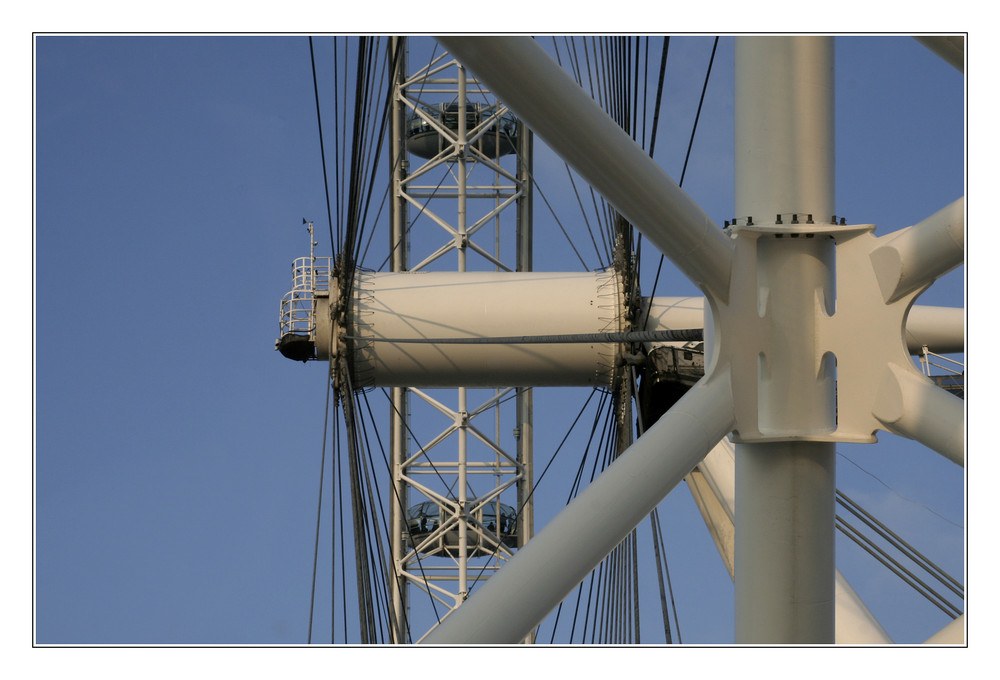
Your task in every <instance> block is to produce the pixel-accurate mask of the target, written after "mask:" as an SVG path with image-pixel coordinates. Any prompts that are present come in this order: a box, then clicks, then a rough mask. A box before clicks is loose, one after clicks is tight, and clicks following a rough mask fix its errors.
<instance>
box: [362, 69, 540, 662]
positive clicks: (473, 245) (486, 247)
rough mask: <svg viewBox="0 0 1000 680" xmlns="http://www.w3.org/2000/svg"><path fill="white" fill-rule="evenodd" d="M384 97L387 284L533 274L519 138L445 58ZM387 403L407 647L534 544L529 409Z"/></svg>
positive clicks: (430, 397) (402, 393) (498, 109)
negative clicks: (395, 278) (389, 127)
mask: <svg viewBox="0 0 1000 680" xmlns="http://www.w3.org/2000/svg"><path fill="white" fill-rule="evenodd" d="M392 90H393V91H392V99H393V102H392V109H393V135H394V137H395V139H394V146H393V159H392V161H393V162H392V167H393V177H392V187H391V192H392V196H393V202H392V207H393V216H392V218H391V221H392V224H393V234H392V244H391V248H392V263H391V264H392V266H391V269H392V271H394V272H421V271H427V270H433V269H438V270H440V269H441V268H444V267H449V266H450V267H453V268H454V269H457V271H459V272H466V271H483V270H486V271H507V272H510V271H515V270H530V267H531V264H530V262H531V261H530V206H529V204H528V203H529V196H530V179H529V168H530V166H529V165H528V163H530V158H528V155H530V143H528V142H527V140H525V139H524V135H525V131H524V129H523V128H522V127H515V126H514V125H515V124H514V122H513V118H512V117H511V115H510V113H509V112H508V111H507V108H506V107H504V106H503V105H502V104H499V103H498V102H496V101H495V99H494V98H493V97H492V96H491V95H490V94H489V93H488V92H486V90H485V89H484V88H483V87H482V86H481V85H480V84H479V83H478V82H477V81H476V80H474V79H472V78H470V77H469V76H468V74H467V73H466V71H465V69H464V67H462V66H461V65H460V64H459V63H458V62H457V61H455V60H454V59H452V58H450V57H448V56H446V55H444V56H441V57H439V58H437V59H435V60H434V61H433V62H432V63H431V64H428V65H427V66H424V67H423V68H420V69H419V70H418V71H416V73H414V74H413V75H410V76H406V75H402V76H401V77H400V78H398V79H397V80H396V82H394V83H393V84H392ZM529 134H530V133H529ZM506 145H510V148H505V146H506ZM501 150H504V151H508V152H511V151H514V152H516V153H509V155H505V154H503V153H501ZM491 151H492V153H490V152H491ZM418 245H419V247H420V248H421V249H419V250H417V249H416V247H417V246H418ZM411 259H413V260H416V262H415V263H413V264H411V263H410V260H411ZM415 275H416V274H415ZM359 288H360V286H359ZM441 304H444V305H448V304H449V302H448V300H447V299H444V300H441ZM477 400H478V403H477ZM392 402H393V405H392V413H391V416H390V418H391V431H392V433H393V443H392V452H393V461H392V466H391V467H392V484H393V487H394V490H393V497H394V498H397V499H400V500H399V501H398V502H397V503H394V504H393V505H394V507H393V509H392V519H391V525H392V527H393V529H392V531H393V537H392V541H391V546H392V561H393V566H394V570H395V577H396V578H395V579H393V584H392V587H393V588H394V594H393V596H394V601H395V602H396V603H397V611H399V612H400V613H401V615H400V616H398V617H397V621H396V622H395V627H394V630H393V633H392V634H393V639H394V640H396V641H400V642H407V641H410V640H414V641H416V640H417V639H421V638H422V637H423V635H424V634H426V633H427V632H429V630H431V629H433V627H434V626H435V625H436V620H435V618H433V617H426V615H425V618H423V619H421V618H420V616H419V614H418V609H419V610H427V609H429V608H428V607H427V606H426V605H425V604H424V603H425V602H426V598H427V597H428V596H429V597H431V598H433V599H434V601H435V602H436V603H437V604H438V605H440V606H441V607H442V608H441V609H438V607H437V606H435V607H434V611H435V612H436V618H437V619H441V618H444V617H445V616H447V614H448V613H450V612H451V611H452V610H454V609H455V608H457V607H459V606H460V605H461V604H462V603H463V602H464V601H465V599H466V597H468V594H469V591H470V589H472V588H473V587H474V585H475V583H476V582H477V581H480V580H483V579H486V578H488V577H489V576H490V574H492V573H493V572H495V571H496V570H497V569H498V568H499V566H500V565H502V564H504V563H506V562H507V561H508V560H509V559H510V557H511V556H512V554H513V552H514V550H515V549H516V547H517V546H518V545H519V544H523V542H524V541H526V540H527V539H528V538H529V537H530V534H531V529H532V525H531V522H532V514H531V508H530V505H531V503H530V491H531V405H530V391H529V390H527V389H524V388H514V387H509V388H502V389H501V388H495V389H491V390H469V389H467V388H464V387H462V388H458V389H457V390H449V391H447V392H444V391H429V390H422V389H415V388H409V387H394V388H393V389H392ZM512 513H517V518H516V521H515V520H514V519H512ZM411 586H412V588H410V587H411ZM413 589H418V590H419V591H424V592H425V593H426V595H420V596H417V595H415V594H414V595H411V594H409V593H410V591H412V590H413ZM418 597H419V606H418Z"/></svg>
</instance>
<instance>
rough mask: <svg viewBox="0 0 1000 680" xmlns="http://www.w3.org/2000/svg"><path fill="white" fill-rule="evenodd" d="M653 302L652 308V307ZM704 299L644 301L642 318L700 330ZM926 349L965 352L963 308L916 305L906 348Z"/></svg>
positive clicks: (665, 326) (652, 326)
mask: <svg viewBox="0 0 1000 680" xmlns="http://www.w3.org/2000/svg"><path fill="white" fill-rule="evenodd" d="M650 302H651V303H652V307H650ZM704 309H705V298H701V297H686V298H662V297H657V298H644V299H643V301H642V310H641V312H640V314H639V318H647V310H648V319H649V322H648V323H647V324H646V325H645V326H644V328H645V329H646V330H670V329H680V328H701V327H702V326H703V325H705V324H704V320H703V318H702V315H703V313H704ZM925 346H926V347H927V348H928V349H929V350H930V351H932V352H934V353H935V354H953V353H960V352H964V351H965V310H964V309H962V308H961V307H936V306H931V305H913V306H912V307H911V308H910V312H909V314H908V315H907V317H906V348H907V350H908V351H909V352H910V354H913V355H914V356H916V355H920V354H923V348H924V347H925Z"/></svg>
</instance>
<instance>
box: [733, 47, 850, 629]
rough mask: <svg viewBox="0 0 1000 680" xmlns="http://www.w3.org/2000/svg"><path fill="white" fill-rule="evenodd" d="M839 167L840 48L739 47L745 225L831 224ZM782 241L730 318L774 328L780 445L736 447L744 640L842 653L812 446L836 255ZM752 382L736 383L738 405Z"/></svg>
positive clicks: (765, 426) (775, 440) (764, 247)
mask: <svg viewBox="0 0 1000 680" xmlns="http://www.w3.org/2000/svg"><path fill="white" fill-rule="evenodd" d="M833 167H834V166H833V41H832V39H831V38H819V37H810V38H798V37H775V38H757V37H754V38H737V40H736V213H737V217H738V219H745V218H749V219H750V220H752V224H754V225H772V224H773V225H774V230H775V232H780V230H781V227H780V226H779V225H781V224H788V223H791V222H792V221H793V220H794V219H796V217H794V216H798V217H799V218H801V221H805V220H806V219H808V217H807V216H810V215H811V216H813V217H814V218H815V219H817V220H822V221H827V220H829V219H830V216H831V215H833V214H834V209H833V196H834V191H833ZM779 216H780V217H779ZM785 235H786V236H788V237H787V238H781V236H780V235H779V234H778V233H773V234H764V235H761V236H760V238H759V240H758V241H757V242H756V246H757V247H758V251H757V257H756V264H755V265H754V264H752V263H750V264H748V265H747V266H748V267H751V268H753V267H755V268H756V274H755V278H756V281H757V289H756V305H754V304H753V300H751V299H748V300H746V302H747V303H748V304H745V305H744V306H743V308H741V309H739V310H737V312H736V313H735V316H734V317H733V318H735V319H736V325H740V324H741V323H744V321H741V319H743V320H745V323H746V324H754V323H758V321H757V320H755V319H753V317H759V318H760V319H762V320H765V322H764V326H763V328H764V330H763V331H762V333H761V342H762V345H763V347H764V349H763V350H762V351H761V352H760V354H759V355H758V356H757V357H756V360H757V364H758V366H757V378H756V380H755V381H753V382H755V383H756V389H757V395H756V398H757V404H758V412H757V420H758V428H759V432H760V433H761V434H762V435H765V437H769V438H771V439H772V441H769V442H766V443H749V444H738V445H737V447H736V641H737V642H738V643H741V644H754V643H765V644H787V643H792V644H794V643H814V644H815V643H820V644H832V643H833V642H834V639H835V626H834V570H835V567H834V493H835V474H834V469H835V468H834V463H835V448H834V444H833V443H830V442H819V441H809V439H810V438H818V437H820V436H822V435H823V434H825V433H829V432H832V431H833V430H834V428H835V410H834V388H835V380H834V376H833V375H832V374H831V370H832V357H829V356H825V355H823V354H822V346H821V345H819V344H818V342H817V338H816V332H815V328H816V325H817V321H816V319H817V318H818V316H820V315H823V314H830V313H831V310H832V308H833V296H834V289H833V271H834V264H835V261H834V254H835V250H834V248H833V245H832V242H830V241H826V243H824V242H823V241H822V240H821V239H819V238H813V239H807V238H805V237H804V235H803V238H791V237H790V235H789V234H785ZM810 241H811V243H810ZM738 247H739V246H738ZM750 247H753V244H751V245H750ZM737 257H739V255H738V256H737ZM751 262H752V261H751ZM737 266H739V265H737ZM750 280H754V277H753V276H751V278H750ZM754 307H755V308H754ZM748 327H749V326H748ZM723 330H724V331H726V332H728V333H730V334H733V333H735V334H736V335H739V328H733V327H729V328H724V329H723ZM727 341H728V342H734V341H735V342H739V341H740V340H739V338H736V339H735V340H734V338H732V337H729V338H727ZM750 360H752V359H751V358H750V357H746V359H745V361H744V363H747V362H749V361H750ZM749 368H750V367H749V366H742V367H740V369H741V370H742V371H746V370H747V369H749ZM752 384H753V383H752V382H751V383H744V384H743V385H742V386H741V387H736V394H735V395H734V398H735V399H736V401H737V404H739V403H740V402H741V400H744V403H746V402H748V401H750V400H752V399H753V398H754V397H753V395H751V394H741V393H740V390H741V389H744V390H746V389H752ZM737 408H739V406H738V407H737Z"/></svg>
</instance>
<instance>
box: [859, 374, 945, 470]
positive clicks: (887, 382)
mask: <svg viewBox="0 0 1000 680" xmlns="http://www.w3.org/2000/svg"><path fill="white" fill-rule="evenodd" d="M872 414H873V415H874V416H875V417H876V418H877V419H878V420H879V422H880V423H881V424H882V426H883V427H885V429H887V430H889V431H890V432H895V433H896V434H900V435H903V436H904V437H909V438H910V439H916V440H917V441H918V442H920V443H921V444H924V445H925V446H927V447H929V448H931V449H933V450H934V451H937V452H938V453H940V454H941V455H942V456H944V457H945V458H947V459H948V460H950V461H952V462H953V463H955V464H956V465H965V402H964V401H963V400H962V399H960V398H959V397H957V396H955V395H954V394H951V393H949V392H947V391H946V390H943V389H941V388H940V387H938V386H937V385H935V384H934V383H933V382H931V380H929V379H928V378H927V377H925V376H924V375H922V374H921V373H920V372H919V371H917V370H916V369H913V368H912V365H911V366H910V367H901V366H898V365H890V366H889V367H888V368H887V369H886V370H885V372H884V373H883V375H882V380H881V382H880V383H879V385H878V391H877V393H876V397H875V405H874V409H873V411H872Z"/></svg>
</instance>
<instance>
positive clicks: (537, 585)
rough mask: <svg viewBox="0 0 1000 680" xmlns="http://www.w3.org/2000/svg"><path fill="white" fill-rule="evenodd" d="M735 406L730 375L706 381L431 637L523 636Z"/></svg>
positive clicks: (702, 450) (697, 454) (687, 464)
mask: <svg viewBox="0 0 1000 680" xmlns="http://www.w3.org/2000/svg"><path fill="white" fill-rule="evenodd" d="M731 404H732V402H731V394H730V385H729V382H728V380H727V379H726V376H725V375H719V376H716V377H715V378H714V379H713V380H711V381H705V380H702V381H699V382H698V384H696V385H695V386H694V387H692V388H691V390H690V391H689V392H688V393H687V394H685V395H684V397H682V398H681V400H680V401H678V402H677V403H676V404H675V405H674V406H673V408H671V409H670V410H669V411H667V413H666V414H665V415H664V416H663V417H661V418H660V420H658V421H657V422H656V424H654V425H653V427H651V428H650V429H649V430H648V431H647V432H646V433H645V434H644V435H642V436H641V437H640V438H639V439H637V440H636V442H635V443H634V444H632V446H630V447H629V448H628V449H627V450H626V451H625V453H624V454H623V455H622V456H621V457H619V458H618V460H616V461H615V462H614V463H613V464H612V465H611V466H610V467H609V468H608V469H607V470H605V471H604V472H603V473H602V474H601V475H600V476H599V477H597V479H595V480H594V482H593V483H591V484H590V485H589V486H588V487H587V488H586V489H584V490H583V492H582V493H581V494H580V495H579V496H577V498H576V499H575V500H574V501H573V502H571V503H570V504H569V505H568V506H567V507H566V508H565V509H564V510H563V511H562V512H560V513H559V514H558V515H557V516H556V517H555V519H553V520H552V521H551V522H550V523H549V524H548V525H546V527H545V528H544V529H543V530H542V531H540V532H539V534H538V535H537V536H536V537H535V539H534V540H533V541H531V542H530V543H528V544H527V545H526V546H525V547H524V548H522V549H521V550H520V551H519V552H518V553H517V554H516V555H515V556H514V557H513V559H511V561H510V562H509V563H508V564H507V565H506V566H505V567H504V568H503V569H501V570H500V571H499V572H497V574H496V575H494V576H493V577H492V578H491V579H490V580H489V581H487V582H486V584H484V585H483V586H482V587H480V588H479V589H478V590H477V591H476V592H475V593H474V594H473V595H472V597H470V598H469V600H468V601H467V602H466V603H465V604H464V605H462V606H461V607H459V608H458V609H456V610H454V611H453V612H451V614H450V615H449V616H448V617H447V618H445V619H444V621H442V623H441V625H440V626H438V627H437V628H436V629H435V630H434V631H432V632H431V634H430V635H428V636H427V638H425V640H424V641H425V642H427V643H430V644H474V643H480V644H482V643H497V644H504V643H506V644H511V643H515V642H517V641H519V640H521V639H523V638H524V636H525V635H527V634H528V633H529V632H530V631H531V629H532V628H533V627H534V626H536V625H538V622H540V621H541V620H542V619H544V618H545V616H546V615H547V614H548V613H549V612H550V611H551V610H552V609H553V608H555V606H556V605H558V604H559V602H561V601H562V599H563V598H564V597H566V595H567V594H569V593H570V592H571V591H572V590H573V588H574V587H576V585H577V584H578V583H579V582H580V581H582V580H583V579H584V578H585V577H586V575H587V574H588V573H590V571H591V570H592V569H593V568H594V567H596V566H597V565H598V564H599V563H600V561H601V560H602V559H604V557H605V556H606V555H607V554H608V553H609V552H610V551H611V550H612V549H613V548H614V547H615V546H616V545H617V544H618V543H619V542H621V540H622V538H623V537H624V536H625V535H626V534H628V532H629V531H630V530H631V529H632V528H634V527H635V526H636V525H638V524H639V522H640V521H642V520H643V519H644V518H645V517H646V515H648V514H649V513H650V512H651V511H652V509H653V508H654V507H656V505H657V504H658V503H659V502H660V501H661V500H663V498H664V497H665V496H666V495H667V494H668V493H669V492H670V491H671V490H672V489H673V488H674V487H675V486H676V485H677V484H678V483H679V482H680V481H681V480H682V479H683V478H684V476H685V475H687V474H688V473H689V472H690V471H691V470H692V469H693V468H694V466H695V465H697V464H698V462H699V461H700V460H701V459H702V458H703V457H704V456H705V454H706V453H707V452H708V451H709V450H710V449H711V448H712V447H713V446H714V445H715V443H716V442H718V441H719V440H720V439H721V438H722V437H723V435H725V433H726V432H728V431H729V430H730V429H731V428H732V422H733V421H732V408H731Z"/></svg>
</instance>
